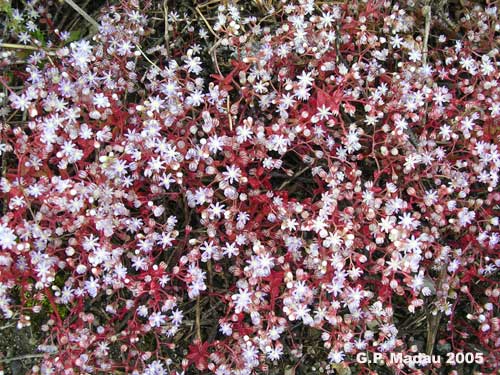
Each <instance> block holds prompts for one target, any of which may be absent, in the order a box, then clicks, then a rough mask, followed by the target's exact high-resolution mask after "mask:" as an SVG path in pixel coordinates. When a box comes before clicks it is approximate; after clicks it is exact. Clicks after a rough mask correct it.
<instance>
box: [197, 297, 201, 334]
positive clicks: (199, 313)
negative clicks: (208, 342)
mask: <svg viewBox="0 0 500 375" xmlns="http://www.w3.org/2000/svg"><path fill="white" fill-rule="evenodd" d="M200 315H201V311H200V296H198V298H196V337H197V338H198V340H200V342H201V323H200V321H201V319H200Z"/></svg>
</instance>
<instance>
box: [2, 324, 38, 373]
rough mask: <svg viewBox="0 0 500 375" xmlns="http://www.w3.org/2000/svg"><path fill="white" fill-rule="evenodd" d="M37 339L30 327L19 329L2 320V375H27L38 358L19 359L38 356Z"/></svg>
mask: <svg viewBox="0 0 500 375" xmlns="http://www.w3.org/2000/svg"><path fill="white" fill-rule="evenodd" d="M36 353H37V352H36V339H35V335H34V334H33V332H32V330H31V328H30V327H26V328H23V329H17V328H16V326H15V325H12V321H1V320H0V374H2V371H3V375H25V374H28V373H29V372H30V369H31V368H32V367H33V366H34V365H35V364H36V363H37V360H38V358H19V359H15V360H10V358H17V357H23V356H30V355H33V354H36Z"/></svg>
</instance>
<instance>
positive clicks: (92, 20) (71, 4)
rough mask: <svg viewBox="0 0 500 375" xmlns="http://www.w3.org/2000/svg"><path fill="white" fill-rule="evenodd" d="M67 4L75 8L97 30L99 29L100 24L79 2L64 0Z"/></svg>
mask: <svg viewBox="0 0 500 375" xmlns="http://www.w3.org/2000/svg"><path fill="white" fill-rule="evenodd" d="M64 2H65V3H66V4H68V5H69V6H70V7H71V8H73V9H74V10H75V11H76V12H77V13H78V14H80V16H82V17H83V18H85V20H87V22H88V23H90V24H91V25H92V26H94V27H95V28H96V29H97V30H99V24H98V23H97V21H96V20H95V19H93V18H92V17H90V16H89V14H88V13H87V12H85V11H84V10H83V9H82V8H80V6H79V5H78V4H76V3H75V2H74V1H73V0H64Z"/></svg>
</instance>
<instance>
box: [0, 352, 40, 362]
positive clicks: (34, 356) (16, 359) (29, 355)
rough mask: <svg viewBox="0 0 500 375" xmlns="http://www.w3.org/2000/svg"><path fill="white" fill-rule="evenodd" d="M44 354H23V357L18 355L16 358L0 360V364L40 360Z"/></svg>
mask: <svg viewBox="0 0 500 375" xmlns="http://www.w3.org/2000/svg"><path fill="white" fill-rule="evenodd" d="M44 355H45V354H44V353H37V354H24V355H19V356H17V357H10V358H0V363H10V362H14V361H20V360H23V359H30V358H41V357H43V356H44Z"/></svg>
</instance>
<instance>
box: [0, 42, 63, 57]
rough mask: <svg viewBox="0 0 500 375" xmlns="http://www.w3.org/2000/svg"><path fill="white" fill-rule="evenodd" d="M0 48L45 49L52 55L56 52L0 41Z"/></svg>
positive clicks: (39, 48)
mask: <svg viewBox="0 0 500 375" xmlns="http://www.w3.org/2000/svg"><path fill="white" fill-rule="evenodd" d="M0 48H11V49H24V50H28V51H43V52H45V53H46V54H47V55H52V56H54V55H55V54H56V53H55V52H54V51H47V50H45V49H43V48H41V47H35V46H25V45H24V44H13V43H0Z"/></svg>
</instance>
